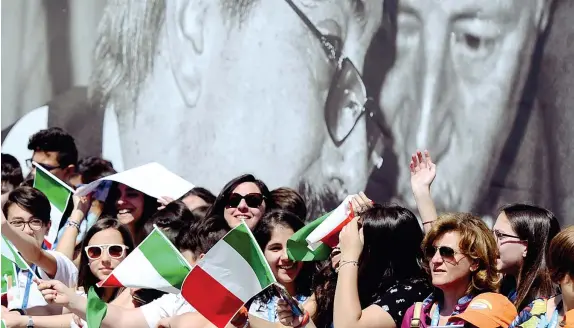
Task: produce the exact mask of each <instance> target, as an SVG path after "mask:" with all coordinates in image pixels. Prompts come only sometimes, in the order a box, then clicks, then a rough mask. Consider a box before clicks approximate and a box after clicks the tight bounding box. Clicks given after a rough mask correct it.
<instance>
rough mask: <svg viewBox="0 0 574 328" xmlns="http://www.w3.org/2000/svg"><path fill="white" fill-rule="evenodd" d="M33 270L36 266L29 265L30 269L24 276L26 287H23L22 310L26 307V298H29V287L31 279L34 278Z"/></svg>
mask: <svg viewBox="0 0 574 328" xmlns="http://www.w3.org/2000/svg"><path fill="white" fill-rule="evenodd" d="M34 270H36V266H35V265H32V266H30V270H28V275H27V278H26V288H25V289H24V298H23V300H22V310H26V309H27V308H28V299H29V298H30V287H31V286H32V280H33V279H34V273H33V272H34Z"/></svg>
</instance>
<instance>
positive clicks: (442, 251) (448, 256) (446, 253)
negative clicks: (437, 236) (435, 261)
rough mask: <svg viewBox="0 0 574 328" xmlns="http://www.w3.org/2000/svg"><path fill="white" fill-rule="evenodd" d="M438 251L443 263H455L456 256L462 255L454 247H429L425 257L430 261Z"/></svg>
mask: <svg viewBox="0 0 574 328" xmlns="http://www.w3.org/2000/svg"><path fill="white" fill-rule="evenodd" d="M437 251H438V254H439V255H440V257H441V258H442V259H443V261H445V260H450V261H453V260H454V259H455V258H454V256H455V255H456V254H460V253H459V252H457V251H455V250H454V249H453V248H452V247H449V246H428V247H427V248H426V249H425V257H426V258H427V259H428V260H430V259H432V258H433V257H434V255H435V254H436V252H437Z"/></svg>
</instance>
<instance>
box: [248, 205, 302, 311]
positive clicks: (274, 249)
mask: <svg viewBox="0 0 574 328" xmlns="http://www.w3.org/2000/svg"><path fill="white" fill-rule="evenodd" d="M303 226H304V224H303V222H302V221H301V220H300V219H299V218H298V217H297V216H296V215H294V214H292V213H291V212H287V211H284V210H273V211H271V212H268V213H267V214H266V215H265V216H264V218H263V219H262V220H261V221H260V223H259V225H258V226H257V227H256V228H255V230H254V231H253V234H254V236H255V239H257V242H258V243H259V246H260V247H261V249H262V250H263V254H264V255H265V259H266V260H267V262H268V263H269V266H270V267H271V271H273V275H274V276H275V278H276V279H277V282H279V283H280V284H281V285H283V286H284V287H285V288H286V289H287V291H288V292H289V294H290V295H291V296H293V297H295V299H296V300H297V301H298V302H299V303H303V302H305V300H306V299H307V298H308V297H309V295H310V294H311V278H312V275H313V264H312V263H311V262H294V261H291V260H289V258H288V257H287V240H288V239H289V238H290V237H291V236H292V235H293V234H294V233H295V232H296V231H297V230H299V229H301V228H302V227H303ZM278 300H279V298H278V297H277V296H276V295H275V294H274V293H272V292H270V291H266V292H263V293H261V294H260V295H258V296H257V297H256V298H255V300H254V301H253V303H251V306H250V308H249V312H250V313H251V314H252V315H255V316H257V317H260V318H262V319H264V320H267V321H270V322H277V321H278V318H277V302H278Z"/></svg>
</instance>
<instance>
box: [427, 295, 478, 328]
mask: <svg viewBox="0 0 574 328" xmlns="http://www.w3.org/2000/svg"><path fill="white" fill-rule="evenodd" d="M471 300H472V296H470V295H467V296H465V297H463V298H461V299H460V300H459V301H458V304H459V305H460V304H465V303H468V302H470V301H471ZM456 312H458V311H455V312H453V314H452V315H455V314H458V313H456ZM452 315H451V316H452ZM439 321H440V303H438V302H437V303H436V308H435V310H434V312H433V314H432V321H431V326H438V322H439ZM446 326H450V324H449V323H448V322H447V323H446Z"/></svg>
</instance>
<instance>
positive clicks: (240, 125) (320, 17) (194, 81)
mask: <svg viewBox="0 0 574 328" xmlns="http://www.w3.org/2000/svg"><path fill="white" fill-rule="evenodd" d="M295 4H296V5H297V6H298V7H299V9H300V10H301V11H302V12H303V13H304V15H306V16H307V18H308V19H309V20H310V21H311V22H312V24H313V25H314V26H316V28H317V29H318V30H320V31H321V32H322V33H323V34H325V35H328V36H329V37H331V38H333V39H336V40H339V41H340V42H339V44H340V49H336V50H337V51H341V52H342V53H343V54H344V56H346V57H348V58H349V59H350V60H351V61H352V62H353V63H354V66H355V67H357V68H359V70H361V67H362V66H363V60H364V56H365V53H366V51H367V48H368V46H369V43H370V41H371V39H372V36H373V34H374V32H375V31H376V30H377V28H378V27H379V25H380V20H381V13H382V2H380V1H365V2H362V1H350V0H349V1H295ZM191 6H192V5H191V4H190V3H187V2H185V1H169V2H167V3H166V10H165V29H164V31H163V32H162V33H161V34H160V36H159V40H158V51H157V56H156V57H155V58H154V69H153V71H152V72H151V74H150V76H149V78H148V79H147V81H146V83H145V86H144V88H143V90H142V91H141V92H140V93H139V96H138V99H137V106H136V108H135V110H133V109H129V108H116V111H117V113H118V123H119V128H120V139H121V144H122V153H123V156H122V157H123V159H124V161H125V165H126V167H133V166H136V165H138V164H142V163H146V162H151V161H154V160H157V159H158V158H161V160H162V162H164V163H169V166H170V169H173V170H174V171H175V172H178V174H180V175H182V176H183V177H184V178H187V179H189V180H192V181H194V183H195V184H197V185H200V186H205V187H207V188H211V189H212V190H218V189H219V188H221V187H222V186H223V185H224V184H225V183H226V182H227V181H229V180H230V179H232V178H233V177H235V176H237V175H239V174H242V173H245V172H254V173H255V174H257V176H258V178H261V179H262V180H264V181H265V182H266V183H267V184H268V185H270V186H273V187H275V186H291V187H297V186H299V184H300V183H301V182H302V181H309V185H312V186H314V187H316V188H317V190H320V191H321V192H322V191H323V190H325V191H331V190H333V189H335V190H336V191H337V192H340V193H341V194H344V195H346V194H347V193H350V192H356V191H358V190H361V189H362V188H364V186H365V184H366V182H367V179H368V174H369V172H368V170H369V167H368V165H367V151H366V148H367V146H366V127H365V117H364V116H363V117H362V118H361V119H360V120H359V122H357V125H356V126H355V128H354V129H353V131H352V133H351V134H350V135H349V136H348V138H347V139H346V140H345V141H344V142H343V143H342V144H341V145H339V146H336V145H335V143H334V142H333V141H332V140H331V138H330V136H329V134H328V133H327V129H326V127H325V118H324V117H325V101H326V97H327V93H328V91H329V88H330V86H331V82H332V79H333V75H334V74H335V71H336V67H335V66H334V65H333V63H332V62H331V61H329V60H328V58H327V56H326V54H325V51H324V50H323V48H322V45H321V42H320V41H319V39H318V38H317V37H316V36H315V35H314V34H312V32H311V29H310V28H309V27H308V26H307V25H306V24H305V23H304V22H303V20H302V18H300V17H299V15H298V14H297V13H296V12H295V11H294V10H293V9H292V8H291V7H290V6H289V5H288V3H287V2H286V1H285V0H271V1H254V2H253V4H251V5H246V8H243V12H242V13H241V15H242V17H234V16H237V15H240V14H239V12H238V13H229V12H225V11H224V12H222V11H221V7H222V6H221V4H220V3H219V1H208V2H205V8H190V7H191ZM238 6H239V4H238ZM109 106H111V107H113V106H114V104H113V101H112V102H110V103H109V104H108V107H109ZM118 107H121V106H119V105H118ZM166 113H169V115H166ZM312 192H313V193H319V191H312Z"/></svg>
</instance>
